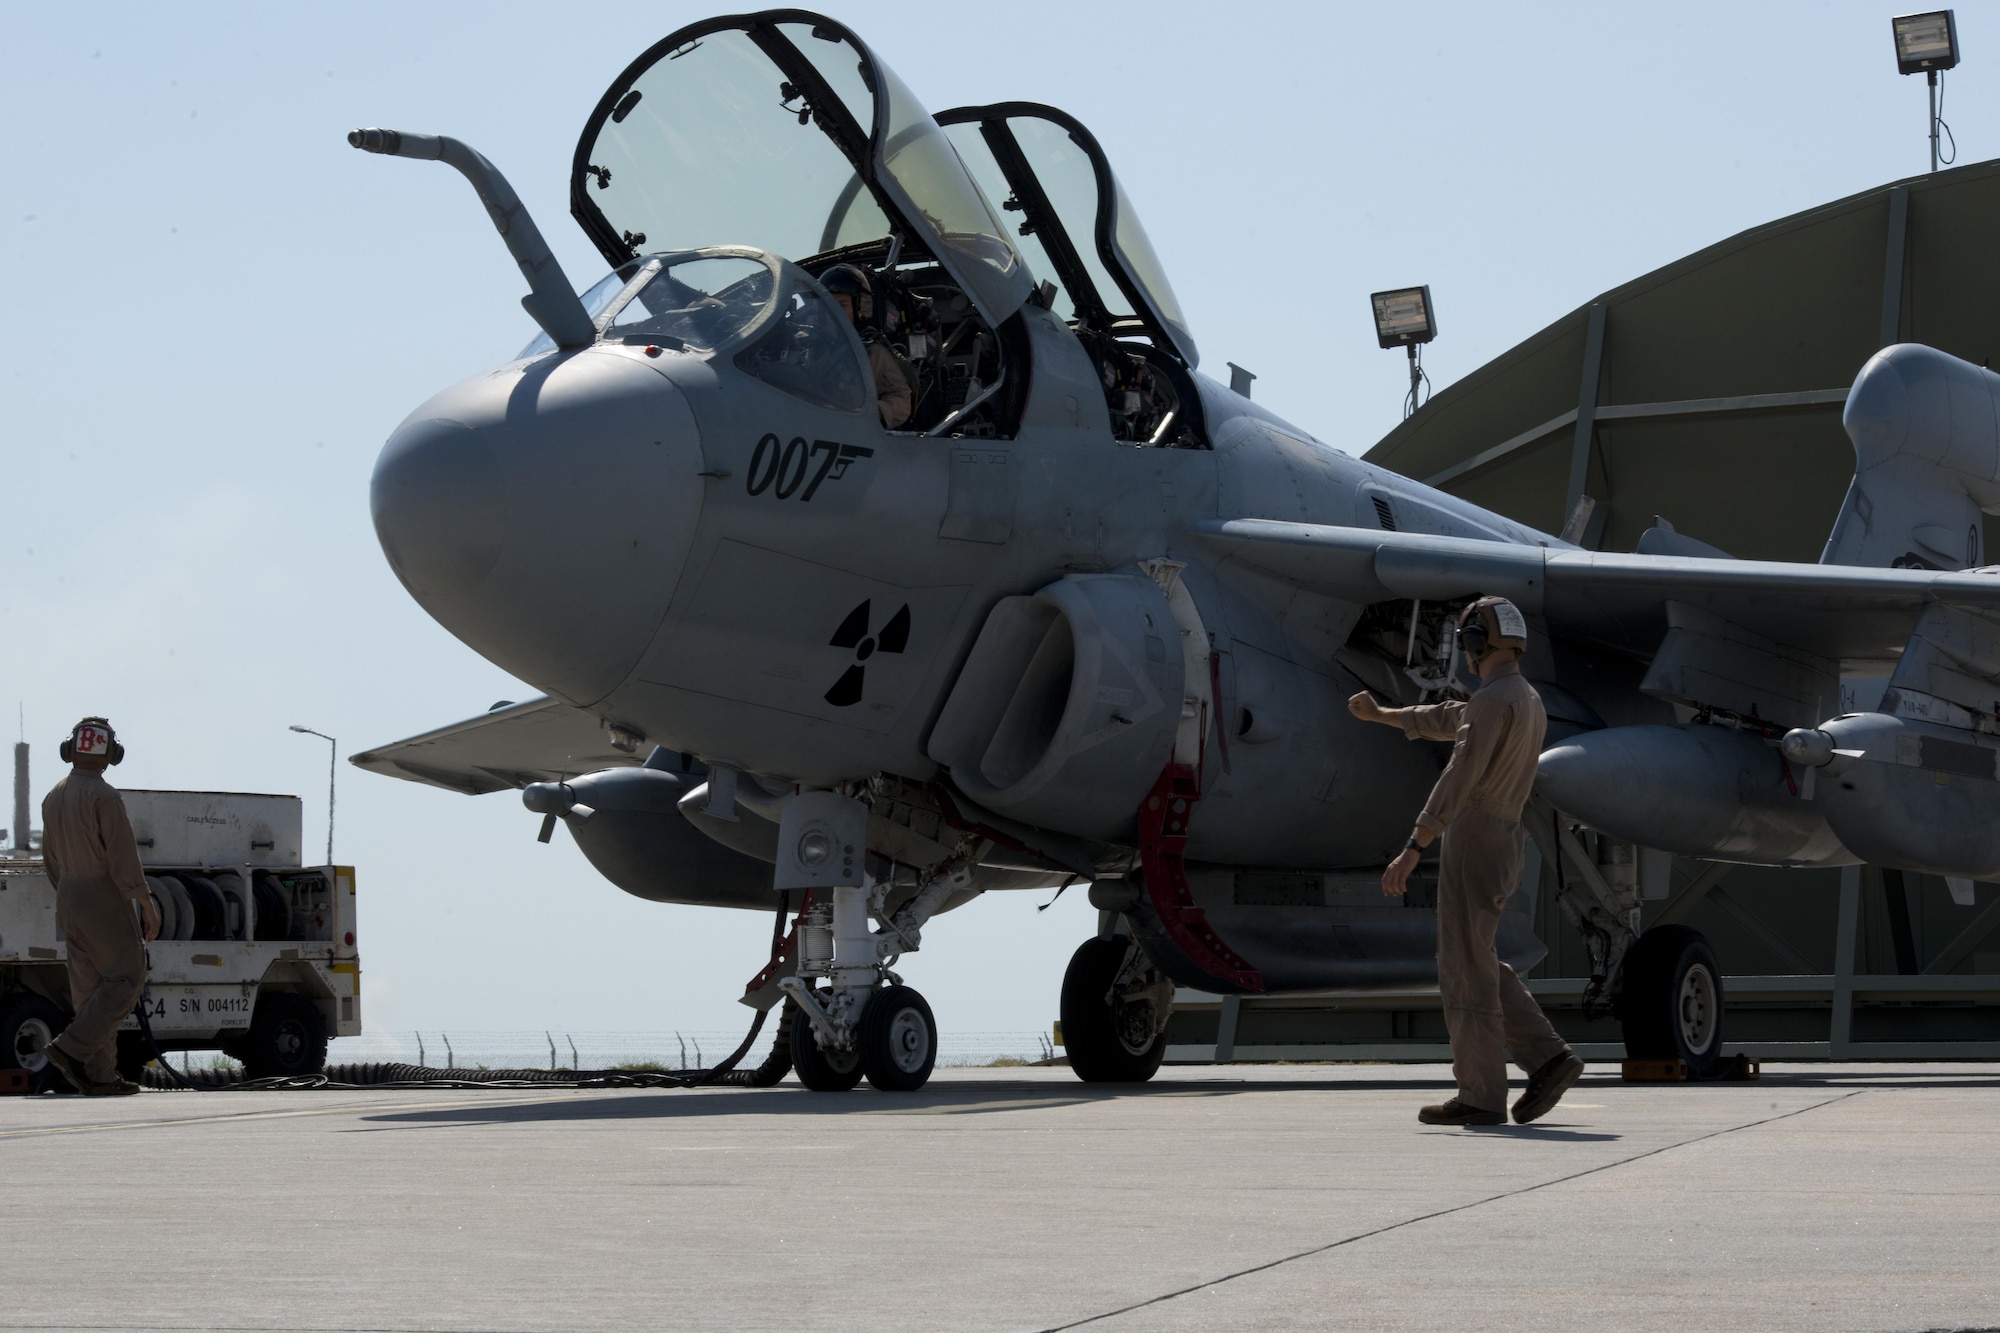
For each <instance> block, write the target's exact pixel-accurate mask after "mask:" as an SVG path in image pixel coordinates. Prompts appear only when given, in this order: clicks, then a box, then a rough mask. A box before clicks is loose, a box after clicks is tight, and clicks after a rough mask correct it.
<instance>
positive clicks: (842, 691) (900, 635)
mask: <svg viewBox="0 0 2000 1333" xmlns="http://www.w3.org/2000/svg"><path fill="white" fill-rule="evenodd" d="M868 606H869V604H868V602H866V601H864V602H862V603H861V605H859V606H857V607H855V608H854V609H853V610H852V611H849V612H848V613H847V619H845V620H843V621H841V622H840V628H839V629H837V630H835V631H834V632H833V637H832V638H831V639H828V640H827V644H828V646H829V647H833V648H852V649H853V650H854V661H853V663H852V664H851V665H849V667H848V668H847V670H846V671H844V672H842V673H841V676H840V679H839V680H836V681H835V682H833V688H832V689H830V690H828V691H827V692H826V701H827V702H828V703H830V704H832V705H833V706H834V707H835V708H846V707H849V706H850V705H853V704H858V703H860V702H861V687H862V684H863V682H864V681H865V680H866V678H867V674H868V667H867V663H868V659H869V658H871V657H873V656H875V654H876V653H900V652H902V651H903V650H904V649H905V648H907V647H909V645H910V608H909V607H907V606H905V607H903V608H902V609H901V610H899V611H897V612H896V614H895V615H893V616H890V617H889V622H888V623H887V624H886V625H884V626H882V628H881V629H879V630H877V631H875V633H873V634H870V633H869V632H868Z"/></svg>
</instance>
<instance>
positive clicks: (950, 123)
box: [937, 102, 1199, 368]
mask: <svg viewBox="0 0 2000 1333" xmlns="http://www.w3.org/2000/svg"><path fill="white" fill-rule="evenodd" d="M937 122H938V124H940V125H942V126H943V127H944V132H945V135H946V137H948V138H949V139H950V140H951V142H952V146H953V147H955V148H956V149H957V150H958V154H959V157H960V158H961V159H962V160H963V161H964V162H965V164H966V166H967V167H968V168H969V169H970V170H971V172H972V176H973V179H974V180H975V181H977V182H978V184H979V185H980V187H981V188H982V189H983V190H985V191H986V193H987V195H988V197H990V198H991V199H994V200H997V201H1001V208H1002V209H1003V210H1004V211H1006V212H1008V213H1019V214H1020V215H1021V221H1020V225H1019V227H1018V245H1019V247H1020V249H1021V251H1022V252H1023V254H1025V255H1026V257H1027V262H1028V266H1029V268H1030V270H1031V271H1032V272H1033V273H1034V275H1035V277H1037V278H1040V279H1046V280H1048V281H1050V282H1052V283H1054V284H1055V286H1056V288H1057V298H1056V303H1055V308H1056V311H1057V313H1058V314H1061V315H1062V316H1063V317H1064V318H1066V319H1073V320H1076V321H1079V322H1081V323H1084V324H1087V325H1089V326H1091V327H1092V328H1095V329H1097V330H1099V331H1100V332H1104V333H1109V334H1111V335H1113V336H1126V335H1131V334H1142V335H1144V336H1146V337H1149V338H1151V339H1152V341H1153V343H1154V345H1156V346H1157V347H1159V348H1160V350H1162V351H1164V352H1168V353H1169V354H1171V355H1173V356H1176V357H1178V358H1179V359H1180V361H1181V362H1182V363H1183V364H1184V365H1186V366H1188V367H1189V368H1193V367H1194V366H1195V365H1196V363H1197V361H1198V359H1199V356H1198V353H1197V352H1196V350H1195V345H1194V337H1193V335H1192V334H1190V333H1189V332H1188V327H1187V319H1186V317H1185V316H1184V315H1182V314H1181V307H1180V302H1179V301H1178V300H1176V299H1175V297H1174V289H1173V287H1172V286H1171V285H1170V284H1169V283H1168V282H1167V275H1166V270H1165V269H1164V268H1162V267H1161V265H1160V260H1159V257H1158V256H1157V255H1156V254H1154V252H1153V244H1152V242H1151V241H1150V240H1148V239H1147V237H1146V229H1145V227H1143V226H1142V225H1141V224H1140V222H1139V215H1138V214H1137V213H1136V212H1134V211H1133V209H1132V203H1131V201H1130V200H1129V199H1127V198H1126V197H1125V190H1124V188H1123V187H1122V186H1120V185H1119V184H1118V178H1117V177H1116V176H1114V175H1113V174H1112V172H1111V164H1110V163H1109V162H1108V161H1107V160H1106V159H1105V156H1104V150H1103V149H1102V148H1101V147H1099V146H1098V142H1097V139H1096V137H1095V136H1093V135H1092V134H1091V133H1090V131H1089V130H1087V129H1085V128H1084V127H1083V125H1082V124H1081V123H1080V122H1078V121H1077V120H1076V118H1075V117H1073V116H1071V115H1069V114H1068V113H1067V112H1064V111H1058V110H1057V109H1056V108H1054V107H1051V106H1042V105H1039V104H1037V103H1033V102H1002V103H999V104H997V105H994V106H971V107H957V108H954V109H953V110H950V111H945V112H941V113H939V115H938V117H937Z"/></svg>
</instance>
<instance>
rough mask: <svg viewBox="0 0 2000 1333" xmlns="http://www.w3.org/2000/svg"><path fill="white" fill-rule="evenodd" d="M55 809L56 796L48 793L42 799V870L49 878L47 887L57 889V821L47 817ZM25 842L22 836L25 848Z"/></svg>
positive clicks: (59, 867) (59, 875)
mask: <svg viewBox="0 0 2000 1333" xmlns="http://www.w3.org/2000/svg"><path fill="white" fill-rule="evenodd" d="M55 808H56V794H55V793H54V792H50V793H49V794H48V795H47V796H45V797H43V798H42V870H43V871H44V872H45V873H46V874H47V875H48V877H49V887H50V888H52V889H59V888H61V887H62V862H61V860H60V859H59V858H58V857H57V856H56V843H57V841H58V840H59V839H58V837H57V836H56V828H57V825H58V821H57V820H54V819H51V818H50V817H49V816H50V815H52V814H53V813H55ZM21 832H22V834H23V835H25V834H26V833H27V830H26V829H23V830H21ZM27 841H28V839H27V838H26V837H25V836H23V837H22V839H21V843H22V845H23V846H26V845H27Z"/></svg>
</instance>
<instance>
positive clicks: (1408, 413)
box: [1368, 286, 1437, 421]
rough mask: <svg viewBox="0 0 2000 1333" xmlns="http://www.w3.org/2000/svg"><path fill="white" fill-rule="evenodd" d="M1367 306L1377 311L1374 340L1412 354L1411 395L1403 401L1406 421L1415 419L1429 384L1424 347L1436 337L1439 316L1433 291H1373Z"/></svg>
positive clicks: (1427, 289)
mask: <svg viewBox="0 0 2000 1333" xmlns="http://www.w3.org/2000/svg"><path fill="white" fill-rule="evenodd" d="M1368 303H1369V305H1371V306H1372V307H1374V310H1375V341H1376V343H1377V344H1378V345H1380V346H1383V347H1402V348H1406V349H1408V351H1409V354H1410V396H1409V397H1407V398H1405V399H1404V400H1403V419H1404V420H1405V421H1407V420H1409V419H1410V418H1411V417H1413V416H1415V415H1416V413H1417V409H1418V408H1420V407H1422V406H1423V405H1424V396H1422V395H1420V394H1419V392H1418V391H1419V390H1420V389H1421V388H1422V387H1423V386H1425V385H1427V384H1429V383H1430V377H1429V376H1428V375H1426V374H1424V363H1423V353H1422V351H1421V350H1420V349H1421V348H1422V347H1423V345H1424V344H1425V343H1427V342H1429V341H1430V340H1431V339H1433V338H1435V337H1437V316H1436V314H1435V313H1433V311H1432V307H1431V289H1430V288H1429V286H1423V287H1399V288H1397V289H1396V290H1395V291H1390V292H1374V293H1371V294H1370V295H1369V297H1368Z"/></svg>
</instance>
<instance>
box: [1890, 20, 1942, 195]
mask: <svg viewBox="0 0 2000 1333" xmlns="http://www.w3.org/2000/svg"><path fill="white" fill-rule="evenodd" d="M1889 23H1890V25H1891V27H1892V28H1893V29H1894V31H1895V34H1896V72H1897V73H1898V74H1922V75H1923V76H1924V82H1925V83H1926V84H1928V85H1929V86H1930V102H1931V122H1930V136H1931V170H1932V171H1936V170H1937V169H1938V130H1939V128H1940V127H1942V128H1943V130H1944V132H1945V133H1946V134H1947V135H1949V134H1950V133H1951V126H1949V125H1946V124H1945V123H1944V117H1943V115H1942V113H1941V109H1940V106H1939V102H1940V99H1942V97H1943V96H1944V93H1943V91H1942V89H1941V88H1940V86H1939V84H1938V75H1940V74H1942V73H1943V72H1944V71H1946V70H1948V69H1954V68H1956V67H1957V65H1958V20H1957V18H1956V17H1955V16H1954V15H1953V12H1952V11H1951V10H1949V9H1935V10H1932V11H1931V12H1930V13H1928V14H1904V15H1902V16H1901V17H1899V18H1893V19H1890V20H1889ZM1957 156H1958V144H1957V142H1956V141H1953V143H1952V157H1953V158H1956V157H1957Z"/></svg>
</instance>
